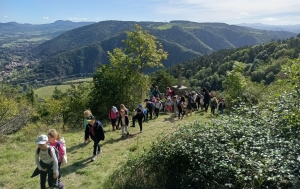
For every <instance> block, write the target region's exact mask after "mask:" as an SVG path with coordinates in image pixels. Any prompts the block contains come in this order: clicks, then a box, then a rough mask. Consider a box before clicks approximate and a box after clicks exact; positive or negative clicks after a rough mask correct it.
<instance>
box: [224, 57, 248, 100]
mask: <svg viewBox="0 0 300 189" xmlns="http://www.w3.org/2000/svg"><path fill="white" fill-rule="evenodd" d="M244 69H245V64H243V63H241V62H235V63H234V65H233V70H232V71H227V76H226V78H225V79H224V80H223V82H222V86H223V88H224V93H225V94H226V96H225V97H226V101H227V102H229V105H230V104H231V103H233V104H234V102H233V101H234V100H236V99H237V98H241V97H242V94H243V91H244V89H245V86H246V82H245V77H244V76H243V71H244Z"/></svg>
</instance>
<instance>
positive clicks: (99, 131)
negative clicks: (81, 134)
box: [85, 121, 105, 141]
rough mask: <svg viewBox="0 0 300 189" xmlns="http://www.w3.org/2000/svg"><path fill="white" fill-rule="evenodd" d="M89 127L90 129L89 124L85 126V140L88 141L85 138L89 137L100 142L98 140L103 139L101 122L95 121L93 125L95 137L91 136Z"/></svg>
mask: <svg viewBox="0 0 300 189" xmlns="http://www.w3.org/2000/svg"><path fill="white" fill-rule="evenodd" d="M91 127H92V125H91V124H90V123H89V124H87V125H86V128H85V140H87V139H88V137H87V136H90V137H91V139H92V140H93V141H100V140H104V139H105V135H104V129H103V125H102V123H101V121H95V123H94V127H93V129H94V133H95V136H93V135H92V133H91V131H90V129H91Z"/></svg>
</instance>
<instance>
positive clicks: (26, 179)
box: [0, 112, 210, 189]
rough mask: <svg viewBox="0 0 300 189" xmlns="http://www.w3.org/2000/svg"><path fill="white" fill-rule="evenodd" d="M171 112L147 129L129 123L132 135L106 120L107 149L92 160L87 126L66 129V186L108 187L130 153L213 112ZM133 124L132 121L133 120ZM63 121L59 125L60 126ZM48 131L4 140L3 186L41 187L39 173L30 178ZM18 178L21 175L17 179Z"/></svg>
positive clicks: (0, 147) (0, 161)
mask: <svg viewBox="0 0 300 189" xmlns="http://www.w3.org/2000/svg"><path fill="white" fill-rule="evenodd" d="M172 115H173V114H170V115H162V114H161V115H160V116H159V117H158V118H157V119H155V118H154V119H153V120H150V121H149V122H147V123H143V133H140V132H139V126H138V124H136V127H135V128H132V127H129V132H130V136H129V137H125V138H124V139H122V138H121V130H118V131H111V126H110V123H106V124H104V129H105V131H106V138H105V140H104V141H101V142H100V145H101V149H102V150H103V152H102V153H101V155H100V156H98V157H97V159H96V160H95V162H91V161H90V158H91V156H92V146H93V143H89V144H87V145H84V144H83V136H84V134H83V129H79V130H71V129H70V130H68V131H65V132H63V133H62V136H63V137H64V138H65V139H66V145H67V155H68V165H67V166H64V167H62V168H61V172H62V182H63V183H64V185H65V187H66V188H76V189H77V188H85V189H99V188H107V187H105V182H106V181H107V180H108V179H109V176H110V175H111V174H112V173H113V172H114V171H115V170H116V168H118V167H120V166H122V165H123V164H124V163H125V162H126V160H127V159H128V158H129V157H133V156H138V155H141V154H142V153H143V151H144V150H147V149H149V147H150V146H151V144H152V143H155V142H158V141H160V140H161V139H162V138H165V137H166V135H169V134H171V133H172V132H174V131H175V130H177V129H178V128H179V127H180V126H181V125H183V124H186V123H188V122H192V121H195V120H199V121H208V120H209V119H208V118H209V115H210V114H209V113H207V114H205V115H203V114H202V113H201V114H200V112H195V113H194V114H193V115H192V116H189V117H185V118H184V119H183V120H178V119H177V118H175V119H174V118H173V117H172ZM130 125H131V123H130ZM59 128H61V125H57V128H56V129H57V130H60V129H59ZM49 129H50V128H49ZM46 132H47V130H44V131H36V133H34V134H32V136H30V137H29V138H28V137H26V136H24V133H23V132H22V131H20V132H18V133H16V134H14V135H10V136H9V137H8V138H7V140H6V141H5V143H1V144H0V150H1V154H0V167H1V169H0V174H1V175H2V176H1V177H0V188H3V189H16V188H18V189H28V188H39V177H38V176H37V177H34V178H30V176H31V174H32V172H33V171H34V169H35V168H36V165H35V162H34V152H35V149H36V148H37V145H36V144H35V140H36V138H37V137H38V136H39V135H40V134H43V133H46ZM16 178H18V179H16Z"/></svg>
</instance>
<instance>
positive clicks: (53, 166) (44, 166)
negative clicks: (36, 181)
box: [35, 135, 59, 189]
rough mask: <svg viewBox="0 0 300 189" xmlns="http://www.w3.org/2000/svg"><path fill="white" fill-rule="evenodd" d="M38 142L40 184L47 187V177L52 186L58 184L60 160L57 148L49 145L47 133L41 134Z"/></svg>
mask: <svg viewBox="0 0 300 189" xmlns="http://www.w3.org/2000/svg"><path fill="white" fill-rule="evenodd" d="M36 144H37V145H38V148H37V149H36V151H35V163H36V165H37V167H38V169H39V170H40V186H41V189H46V179H47V176H48V184H49V186H50V187H55V186H57V177H58V174H59V172H58V160H57V156H56V153H55V149H54V148H53V147H51V146H50V145H49V142H48V137H47V135H40V136H39V137H38V138H37V140H36Z"/></svg>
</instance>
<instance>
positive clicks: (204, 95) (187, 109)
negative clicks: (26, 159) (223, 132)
mask: <svg viewBox="0 0 300 189" xmlns="http://www.w3.org/2000/svg"><path fill="white" fill-rule="evenodd" d="M144 103H145V106H144V107H143V105H142V104H139V105H138V106H137V108H136V109H135V111H134V115H133V116H132V118H131V120H132V125H131V127H135V122H136V121H137V122H138V124H139V129H140V132H143V122H145V121H147V120H151V119H152V118H153V115H154V116H155V117H158V116H159V114H160V112H164V113H167V114H170V113H174V117H176V118H177V117H178V118H179V119H183V117H184V116H185V115H188V114H190V115H192V112H193V111H195V110H202V111H205V112H207V111H208V108H209V106H210V107H211V114H213V115H214V114H215V110H216V109H217V110H218V111H219V113H220V114H223V112H224V108H225V102H224V99H223V98H219V99H217V98H216V97H212V95H211V93H209V91H208V90H207V89H206V88H203V89H202V90H201V91H200V92H199V93H196V92H195V91H191V92H189V93H186V94H185V95H182V96H179V95H176V94H175V93H174V91H173V90H171V89H170V88H169V87H167V89H166V92H165V93H160V91H159V89H158V87H157V86H155V87H154V88H153V89H152V90H151V92H150V95H149V98H147V99H145V100H144ZM83 114H84V120H83V125H84V143H85V144H87V143H89V142H90V141H91V140H92V141H93V142H94V145H93V155H92V158H91V161H95V159H96V157H97V156H98V155H99V154H100V153H101V152H102V150H101V147H100V141H101V140H104V139H105V133H104V129H103V125H102V123H101V121H99V120H97V119H96V118H95V116H93V114H92V112H91V111H90V110H86V111H84V113H83ZM108 118H109V120H110V122H111V126H112V130H113V131H115V130H119V129H121V133H122V136H121V137H122V138H124V137H125V136H126V135H127V136H128V135H129V129H128V127H129V123H130V116H129V110H128V109H127V108H126V107H125V105H124V104H121V105H120V107H119V109H118V108H117V107H116V106H112V108H111V109H110V110H109V112H108ZM36 144H37V145H38V148H37V150H36V152H35V162H36V165H37V168H36V170H35V172H34V174H33V175H32V177H33V176H36V175H38V174H39V175H40V186H41V189H45V188H46V178H47V175H48V184H49V186H50V187H57V188H59V189H63V188H64V185H63V183H62V182H61V181H60V178H61V174H60V167H61V165H62V164H64V163H66V148H65V141H64V139H63V138H60V136H59V134H58V132H57V131H56V130H55V129H51V130H49V131H48V135H45V134H42V135H40V136H39V137H38V139H37V140H36Z"/></svg>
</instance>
